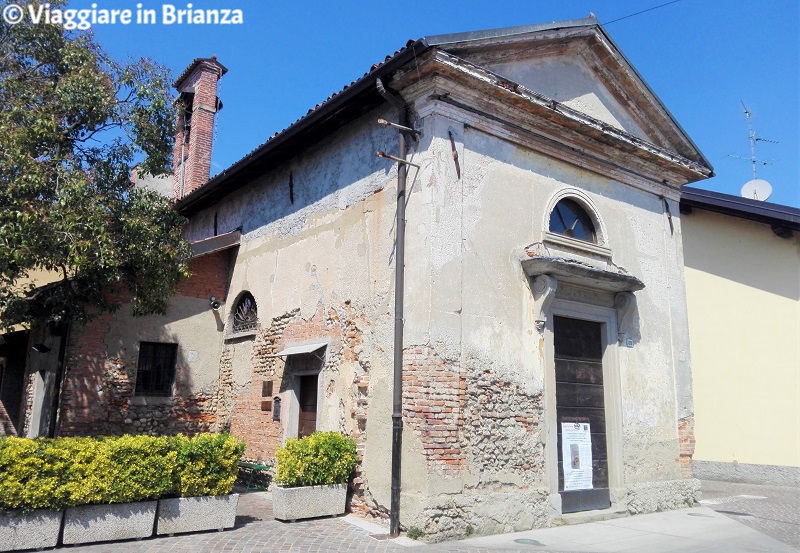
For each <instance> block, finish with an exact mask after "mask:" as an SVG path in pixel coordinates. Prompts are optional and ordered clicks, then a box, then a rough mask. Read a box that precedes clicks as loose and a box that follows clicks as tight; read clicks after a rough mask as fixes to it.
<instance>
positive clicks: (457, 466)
mask: <svg viewBox="0 0 800 553" xmlns="http://www.w3.org/2000/svg"><path fill="white" fill-rule="evenodd" d="M403 358H404V364H405V371H404V374H403V423H404V425H405V426H406V428H408V429H409V430H411V431H412V432H413V433H414V434H415V435H416V436H417V438H419V440H420V441H421V442H422V447H423V453H424V455H425V458H426V460H427V462H428V466H429V467H430V468H431V469H433V470H435V471H436V472H439V473H440V474H445V475H455V474H458V473H460V472H461V470H462V468H463V467H464V461H465V457H464V451H463V450H462V443H463V441H462V431H463V424H464V414H463V408H464V405H465V400H466V389H467V382H466V380H465V378H464V375H463V374H462V372H461V368H460V367H459V364H458V362H457V361H452V360H445V359H442V358H441V357H439V356H438V355H437V353H436V352H435V351H434V350H433V348H431V347H429V346H422V347H413V348H409V349H407V350H406V351H405V353H404V356H403Z"/></svg>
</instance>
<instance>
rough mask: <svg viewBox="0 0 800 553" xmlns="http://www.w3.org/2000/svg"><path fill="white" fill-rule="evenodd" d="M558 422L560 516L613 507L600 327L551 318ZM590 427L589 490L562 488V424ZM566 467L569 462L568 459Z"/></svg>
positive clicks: (587, 322) (589, 323)
mask: <svg viewBox="0 0 800 553" xmlns="http://www.w3.org/2000/svg"><path fill="white" fill-rule="evenodd" d="M553 335H554V336H553V339H554V346H555V348H554V349H555V371H556V415H557V417H558V490H559V493H560V494H561V512H562V513H574V512H577V511H588V510H594V509H606V508H608V507H610V506H611V501H610V498H609V493H608V454H607V451H606V416H605V415H606V413H605V401H604V392H603V350H604V346H603V342H602V336H603V334H602V324H601V323H596V322H592V321H583V320H579V319H571V318H567V317H554V318H553ZM564 422H568V423H589V425H590V431H591V454H592V463H591V467H592V471H591V484H590V485H591V488H590V489H579V490H565V489H564V459H563V452H562V423H564ZM567 462H570V459H569V458H568V459H567Z"/></svg>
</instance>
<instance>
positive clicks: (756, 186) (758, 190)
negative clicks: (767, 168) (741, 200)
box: [730, 100, 778, 202]
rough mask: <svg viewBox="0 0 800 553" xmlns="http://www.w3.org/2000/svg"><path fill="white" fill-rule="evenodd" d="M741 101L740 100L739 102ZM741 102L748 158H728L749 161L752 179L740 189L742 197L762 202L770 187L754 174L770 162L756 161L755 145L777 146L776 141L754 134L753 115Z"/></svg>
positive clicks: (767, 196)
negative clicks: (762, 143) (747, 132)
mask: <svg viewBox="0 0 800 553" xmlns="http://www.w3.org/2000/svg"><path fill="white" fill-rule="evenodd" d="M740 101H741V100H740ZM741 102H742V107H743V108H744V116H745V117H746V118H747V128H748V129H749V131H750V157H749V158H747V157H742V156H734V155H731V156H730V157H735V158H737V159H743V160H745V161H749V162H750V163H752V164H753V179H752V180H749V181H747V182H746V183H745V185H744V186H743V187H742V192H741V193H742V196H743V197H745V198H750V199H753V200H761V201H762V202H763V201H764V200H766V199H767V198H769V196H770V194H772V186H771V185H770V184H769V183H768V182H767V181H765V180H763V179H759V178H758V175H757V173H756V168H757V167H758V166H759V165H770V164H771V163H772V162H771V161H765V160H763V159H758V158H757V157H756V143H758V142H767V143H769V144H777V143H778V141H777V140H769V139H767V138H761V137H760V136H758V135H757V134H756V131H755V130H753V113H752V112H751V111H750V110H749V109H747V106H746V105H745V104H744V101H741Z"/></svg>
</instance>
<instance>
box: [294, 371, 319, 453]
mask: <svg viewBox="0 0 800 553" xmlns="http://www.w3.org/2000/svg"><path fill="white" fill-rule="evenodd" d="M316 429H317V375H315V374H312V375H304V376H301V377H300V420H299V421H298V424H297V435H298V437H300V438H302V437H303V436H308V435H310V434H313V433H314V431H315V430H316Z"/></svg>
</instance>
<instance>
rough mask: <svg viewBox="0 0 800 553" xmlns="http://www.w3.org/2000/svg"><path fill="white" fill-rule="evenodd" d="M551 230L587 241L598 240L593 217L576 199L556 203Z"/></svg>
mask: <svg viewBox="0 0 800 553" xmlns="http://www.w3.org/2000/svg"><path fill="white" fill-rule="evenodd" d="M550 232H555V233H558V234H563V235H564V236H569V237H570V238H577V239H579V240H585V241H587V242H597V233H596V232H595V229H594V223H593V222H592V218H591V217H589V214H588V213H586V210H585V209H583V208H582V207H581V206H580V205H579V204H578V202H576V201H575V200H569V199H564V200H561V201H559V202H558V203H557V204H556V207H555V208H554V209H553V212H552V213H551V214H550Z"/></svg>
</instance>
